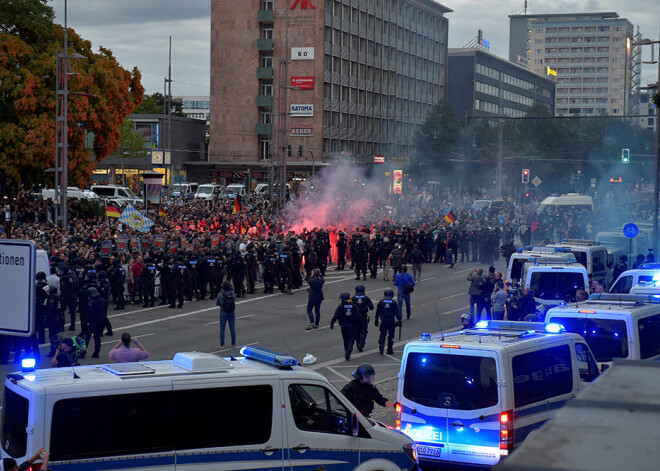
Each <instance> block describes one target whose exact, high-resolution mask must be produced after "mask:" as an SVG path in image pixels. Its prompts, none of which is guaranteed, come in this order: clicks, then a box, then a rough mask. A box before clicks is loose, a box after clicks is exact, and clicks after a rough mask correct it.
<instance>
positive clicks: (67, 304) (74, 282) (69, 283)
mask: <svg viewBox="0 0 660 471" xmlns="http://www.w3.org/2000/svg"><path fill="white" fill-rule="evenodd" d="M60 293H61V301H62V314H65V313H66V310H67V308H68V309H69V317H70V318H71V324H70V325H69V330H76V307H77V305H78V276H77V275H76V273H75V272H72V271H70V270H69V268H68V267H67V266H65V265H63V266H62V267H61V268H60Z"/></svg>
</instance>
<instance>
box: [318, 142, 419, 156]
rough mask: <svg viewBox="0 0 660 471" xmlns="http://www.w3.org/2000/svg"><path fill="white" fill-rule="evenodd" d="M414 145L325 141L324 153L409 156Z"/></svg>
mask: <svg viewBox="0 0 660 471" xmlns="http://www.w3.org/2000/svg"><path fill="white" fill-rule="evenodd" d="M411 146H412V144H387V143H379V142H363V141H349V140H346V139H323V153H324V154H326V155H328V154H347V155H356V156H374V155H390V156H391V155H397V156H405V155H408V154H409V153H410V151H411V149H412V147H411Z"/></svg>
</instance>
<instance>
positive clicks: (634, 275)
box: [609, 262, 660, 294]
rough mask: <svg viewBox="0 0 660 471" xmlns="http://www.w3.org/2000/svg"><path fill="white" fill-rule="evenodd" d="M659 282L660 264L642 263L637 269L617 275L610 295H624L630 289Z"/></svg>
mask: <svg viewBox="0 0 660 471" xmlns="http://www.w3.org/2000/svg"><path fill="white" fill-rule="evenodd" d="M655 281H660V263H657V262H656V263H642V264H641V265H639V267H637V268H633V269H632V270H626V271H624V272H623V273H621V274H620V275H619V277H618V278H617V279H616V281H615V282H614V283H612V287H611V288H610V290H609V292H610V293H619V294H626V293H630V292H631V290H632V288H633V287H635V286H637V285H640V284H643V283H645V284H649V283H653V282H655Z"/></svg>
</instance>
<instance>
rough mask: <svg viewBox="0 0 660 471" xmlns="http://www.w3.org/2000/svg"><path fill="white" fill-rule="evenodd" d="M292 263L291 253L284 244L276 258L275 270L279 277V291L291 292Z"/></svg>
mask: <svg viewBox="0 0 660 471" xmlns="http://www.w3.org/2000/svg"><path fill="white" fill-rule="evenodd" d="M292 270H293V264H292V263H291V253H290V252H289V248H288V247H287V246H284V247H283V249H282V251H281V252H280V254H279V256H278V259H277V272H278V273H279V277H280V280H279V281H280V285H279V288H280V291H281V292H282V293H289V294H293V291H292V290H291V272H292Z"/></svg>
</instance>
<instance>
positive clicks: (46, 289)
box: [44, 285, 57, 295]
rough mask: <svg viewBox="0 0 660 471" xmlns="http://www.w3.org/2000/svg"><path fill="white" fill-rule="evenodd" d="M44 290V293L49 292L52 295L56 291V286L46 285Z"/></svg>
mask: <svg viewBox="0 0 660 471" xmlns="http://www.w3.org/2000/svg"><path fill="white" fill-rule="evenodd" d="M44 291H45V292H46V293H49V294H51V295H53V294H55V293H57V288H56V287H54V286H51V285H48V286H45V287H44Z"/></svg>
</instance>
